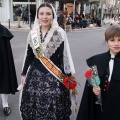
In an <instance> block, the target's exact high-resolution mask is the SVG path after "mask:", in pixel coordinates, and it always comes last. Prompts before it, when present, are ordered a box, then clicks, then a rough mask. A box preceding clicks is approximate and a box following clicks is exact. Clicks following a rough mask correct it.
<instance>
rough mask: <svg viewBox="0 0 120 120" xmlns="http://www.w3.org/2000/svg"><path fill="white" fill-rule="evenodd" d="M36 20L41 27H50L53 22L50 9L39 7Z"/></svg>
mask: <svg viewBox="0 0 120 120" xmlns="http://www.w3.org/2000/svg"><path fill="white" fill-rule="evenodd" d="M38 20H39V22H40V24H41V25H42V26H45V27H47V26H50V25H51V24H52V21H53V13H52V9H51V8H49V7H41V8H40V9H39V12H38Z"/></svg>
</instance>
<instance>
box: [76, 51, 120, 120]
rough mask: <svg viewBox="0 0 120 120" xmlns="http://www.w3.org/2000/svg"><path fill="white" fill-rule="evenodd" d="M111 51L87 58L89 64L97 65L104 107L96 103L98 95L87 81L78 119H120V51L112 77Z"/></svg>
mask: <svg viewBox="0 0 120 120" xmlns="http://www.w3.org/2000/svg"><path fill="white" fill-rule="evenodd" d="M110 60H111V55H110V52H109V51H108V52H106V53H102V54H99V55H95V56H93V57H91V58H89V59H87V64H88V66H93V65H97V69H98V74H99V77H100V79H101V83H100V88H101V96H102V109H103V110H101V107H100V105H99V104H95V101H96V96H95V94H94V93H93V90H92V87H88V83H87V82H86V84H85V88H84V92H83V97H82V100H81V104H80V108H79V112H78V116H77V120H120V115H119V114H120V95H119V94H120V89H119V88H120V52H119V53H118V54H117V55H116V56H115V58H114V59H113V60H114V66H113V71H112V75H111V79H110V83H109V81H108V79H109V75H110V69H109V61H110Z"/></svg>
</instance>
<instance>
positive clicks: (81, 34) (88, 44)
mask: <svg viewBox="0 0 120 120" xmlns="http://www.w3.org/2000/svg"><path fill="white" fill-rule="evenodd" d="M104 31H105V28H100V29H91V30H90V29H89V30H87V29H86V30H85V29H84V30H78V31H72V32H67V36H68V40H69V44H70V49H71V54H72V58H73V62H74V65H75V70H76V73H75V77H76V80H77V82H79V83H80V85H81V86H79V85H78V86H77V89H78V93H79V96H78V98H77V101H78V105H79V104H80V101H81V96H82V93H83V89H84V83H85V77H84V73H85V71H86V70H87V68H88V67H87V65H86V59H87V58H89V57H90V56H92V55H95V54H98V53H102V52H105V51H106V50H107V46H106V43H105V40H104ZM11 32H12V33H13V35H14V38H13V39H12V40H11V45H12V50H13V55H14V61H15V67H16V72H17V78H18V83H19V84H20V76H21V75H20V74H21V69H22V62H23V59H24V53H25V46H26V41H27V40H26V39H27V35H28V32H27V31H11ZM9 106H10V108H11V114H10V115H9V116H8V117H5V116H4V114H3V108H2V101H1V97H0V120H21V118H20V115H19V92H17V93H16V94H15V95H9Z"/></svg>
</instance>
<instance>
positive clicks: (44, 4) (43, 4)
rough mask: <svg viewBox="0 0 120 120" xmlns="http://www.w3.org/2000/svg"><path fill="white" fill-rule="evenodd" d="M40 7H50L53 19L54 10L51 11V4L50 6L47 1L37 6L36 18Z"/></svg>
mask: <svg viewBox="0 0 120 120" xmlns="http://www.w3.org/2000/svg"><path fill="white" fill-rule="evenodd" d="M42 7H48V8H50V9H51V10H52V14H53V19H54V12H53V9H52V6H51V5H50V4H49V3H47V2H45V3H42V4H41V5H40V6H39V8H38V9H37V18H38V14H39V9H40V8H42Z"/></svg>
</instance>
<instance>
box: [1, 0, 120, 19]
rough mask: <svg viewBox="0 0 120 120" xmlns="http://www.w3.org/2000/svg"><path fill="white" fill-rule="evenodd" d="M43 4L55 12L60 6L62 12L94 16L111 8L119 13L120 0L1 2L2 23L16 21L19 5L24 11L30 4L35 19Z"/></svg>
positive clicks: (5, 0)
mask: <svg viewBox="0 0 120 120" xmlns="http://www.w3.org/2000/svg"><path fill="white" fill-rule="evenodd" d="M43 2H50V3H51V4H52V5H53V6H54V7H55V10H57V8H58V6H59V7H60V9H61V10H64V8H65V7H66V8H67V10H68V13H72V12H77V13H78V14H80V13H82V14H87V13H92V14H93V15H94V14H99V13H100V12H103V13H104V12H105V10H106V9H109V8H113V9H114V10H116V11H117V8H119V7H120V2H119V0H0V21H8V20H10V21H15V20H16V16H15V9H16V8H17V6H18V5H20V6H21V8H22V9H23V10H24V9H25V8H27V7H28V5H29V4H30V12H31V14H32V15H33V17H35V14H36V8H38V6H39V5H40V4H41V3H43ZM118 4H119V6H118ZM119 9H120V8H119ZM95 11H96V12H95Z"/></svg>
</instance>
